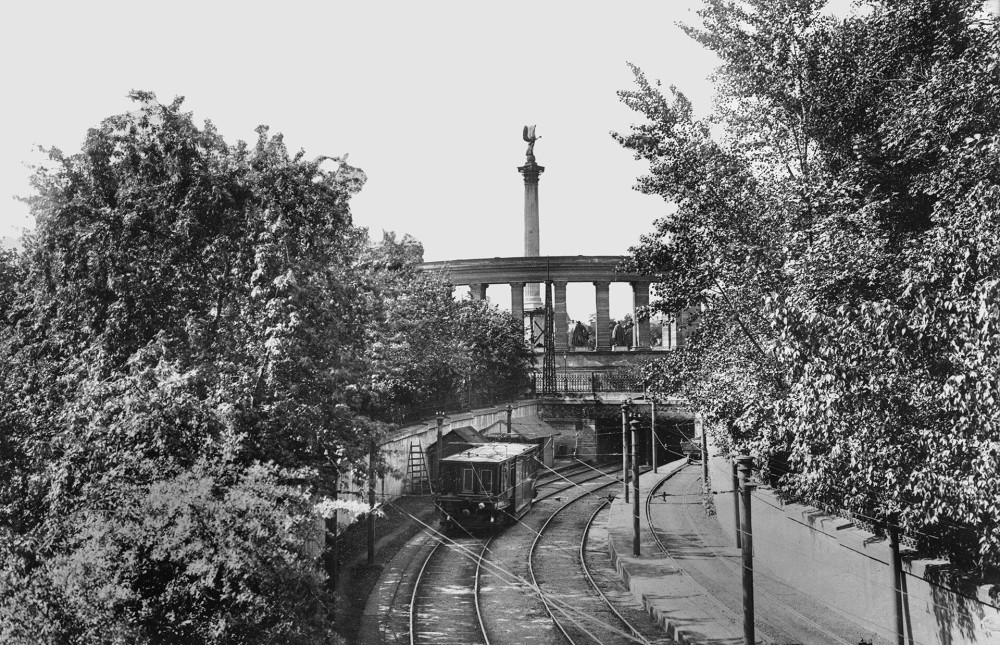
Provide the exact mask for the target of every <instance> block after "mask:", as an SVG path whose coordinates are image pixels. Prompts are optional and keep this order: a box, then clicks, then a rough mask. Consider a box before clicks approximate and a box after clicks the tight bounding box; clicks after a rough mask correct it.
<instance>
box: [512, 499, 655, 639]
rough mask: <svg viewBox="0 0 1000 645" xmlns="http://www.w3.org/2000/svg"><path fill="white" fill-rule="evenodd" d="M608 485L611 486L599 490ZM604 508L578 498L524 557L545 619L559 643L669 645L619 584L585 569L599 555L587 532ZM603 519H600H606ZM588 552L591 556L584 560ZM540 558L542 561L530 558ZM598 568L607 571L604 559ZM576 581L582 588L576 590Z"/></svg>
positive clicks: (553, 517)
mask: <svg viewBox="0 0 1000 645" xmlns="http://www.w3.org/2000/svg"><path fill="white" fill-rule="evenodd" d="M611 485H613V483H609V484H607V485H605V486H603V487H602V488H606V487H607V486H611ZM588 502H589V503H588ZM609 503H610V500H602V501H597V502H595V500H594V499H593V498H592V497H590V496H587V495H583V496H580V497H576V498H574V499H572V500H570V501H568V502H566V503H565V504H563V505H562V506H561V507H560V508H559V509H557V510H556V511H555V512H554V513H552V514H551V515H550V516H549V518H548V519H547V520H546V521H545V523H544V524H543V525H542V528H541V530H540V531H539V533H538V535H537V536H536V538H535V540H534V541H533V543H532V546H531V550H530V552H529V557H528V570H529V574H530V577H531V581H532V583H533V584H534V585H535V587H536V588H538V589H541V590H542V592H543V593H542V594H541V599H542V601H543V603H544V605H545V608H546V611H547V613H548V614H549V616H550V618H551V619H552V621H553V624H554V625H555V626H556V628H557V629H558V630H559V633H560V634H561V635H562V638H563V640H564V641H565V642H567V643H570V644H571V645H584V644H590V643H593V644H596V645H615V644H618V643H623V644H624V643H645V644H653V643H656V644H661V643H663V644H665V643H669V642H670V640H669V639H668V638H666V636H665V634H664V633H663V632H662V631H661V630H660V629H659V627H658V626H657V625H656V624H655V623H653V622H652V621H651V620H650V619H649V618H648V617H647V616H646V614H645V613H644V612H643V611H642V610H641V608H639V607H637V606H636V605H635V602H634V601H633V600H632V599H631V597H630V596H629V595H628V594H627V593H625V592H624V590H623V588H622V587H621V585H620V582H618V581H612V580H611V579H610V578H609V577H608V576H604V575H601V574H600V573H599V572H596V573H592V571H591V563H592V562H593V561H594V560H595V559H596V560H598V561H599V560H600V558H595V557H593V556H594V553H593V552H594V551H598V552H600V551H601V549H600V545H599V542H600V539H599V538H595V537H594V531H592V528H593V527H594V525H595V523H596V520H597V518H598V517H599V516H601V515H602V513H604V512H605V511H606V509H607V507H608V505H609ZM595 506H596V508H595ZM604 517H605V519H606V515H605V516H604ZM603 539H604V549H603V552H604V554H605V556H607V543H606V541H607V536H606V535H605V536H604V538H603ZM588 551H590V552H591V553H590V557H589V558H588ZM542 553H545V554H546V557H544V558H541V557H536V556H537V555H538V554H542ZM602 564H606V565H607V567H610V564H611V563H610V556H607V558H606V563H604V562H602ZM606 570H607V569H605V571H606ZM595 576H596V578H595ZM581 578H583V579H585V580H586V581H587V583H588V584H587V585H581V584H580V580H581ZM598 580H600V582H601V584H599V583H598ZM609 583H617V584H611V588H612V589H615V590H616V591H615V592H612V593H613V595H614V597H615V600H614V601H612V599H611V598H610V597H609V595H608V594H607V593H605V592H604V591H603V590H602V585H608V584H609Z"/></svg>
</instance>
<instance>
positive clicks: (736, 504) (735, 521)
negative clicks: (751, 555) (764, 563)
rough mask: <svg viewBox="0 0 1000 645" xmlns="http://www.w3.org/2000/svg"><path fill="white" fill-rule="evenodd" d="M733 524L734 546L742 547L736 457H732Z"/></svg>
mask: <svg viewBox="0 0 1000 645" xmlns="http://www.w3.org/2000/svg"><path fill="white" fill-rule="evenodd" d="M732 465H733V526H735V527H736V529H735V530H736V548H737V549H739V548H742V547H743V539H742V535H741V534H740V474H739V469H738V466H737V465H736V459H735V458H734V459H733V462H732Z"/></svg>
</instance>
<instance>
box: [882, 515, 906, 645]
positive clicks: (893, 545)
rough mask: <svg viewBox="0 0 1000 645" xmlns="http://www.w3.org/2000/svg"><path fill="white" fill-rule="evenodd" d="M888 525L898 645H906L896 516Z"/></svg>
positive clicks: (891, 516) (891, 517)
mask: <svg viewBox="0 0 1000 645" xmlns="http://www.w3.org/2000/svg"><path fill="white" fill-rule="evenodd" d="M886 524H887V527H886V528H887V533H888V534H889V550H890V551H891V555H892V563H891V565H892V566H891V569H892V591H893V596H894V598H893V601H894V602H893V605H894V607H893V608H894V610H895V611H894V612H893V613H895V617H896V644H897V645H905V641H904V638H903V585H902V581H903V563H902V559H901V558H900V557H899V528H898V527H897V526H896V516H895V515H890V516H889V519H888V521H887V522H886Z"/></svg>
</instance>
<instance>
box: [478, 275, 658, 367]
mask: <svg viewBox="0 0 1000 645" xmlns="http://www.w3.org/2000/svg"><path fill="white" fill-rule="evenodd" d="M508 284H509V285H510V313H511V315H513V316H514V318H516V319H520V318H523V317H524V314H525V311H524V290H525V286H526V285H527V284H528V283H525V282H509V283H508ZM551 284H552V287H553V292H554V293H553V296H554V297H553V300H552V311H553V315H554V320H553V325H552V326H553V329H554V332H555V334H554V335H555V339H554V340H555V349H556V351H557V352H565V351H569V349H570V338H569V315H568V314H567V313H566V285H568V284H569V282H568V281H556V280H553V281H552V282H551ZM628 284H630V285H631V286H632V320H633V321H635V326H634V327H633V336H632V346H633V347H634V348H636V349H650V348H651V347H650V337H649V318H647V317H639V316H638V315H637V312H638V311H640V309H641V308H643V307H647V306H649V284H650V283H649V281H646V280H637V281H632V282H629V283H628ZM593 285H594V291H595V296H596V297H595V305H596V314H597V315H596V317H595V321H594V333H595V335H596V339H595V344H594V346H595V348H596V349H597V350H610V349H611V329H610V328H609V326H610V322H611V297H610V290H611V282H610V281H607V280H601V281H596V282H594V283H593ZM489 286H490V285H489V284H486V283H482V282H475V283H471V284H469V293H470V294H471V297H472V299H473V300H485V299H486V289H487V287H489Z"/></svg>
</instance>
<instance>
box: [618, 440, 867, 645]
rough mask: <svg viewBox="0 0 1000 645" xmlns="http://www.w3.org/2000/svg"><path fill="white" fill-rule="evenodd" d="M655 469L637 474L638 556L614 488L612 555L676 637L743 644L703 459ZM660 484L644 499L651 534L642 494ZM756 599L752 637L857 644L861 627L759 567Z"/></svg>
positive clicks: (732, 555) (713, 644)
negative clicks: (708, 501) (704, 490)
mask: <svg viewBox="0 0 1000 645" xmlns="http://www.w3.org/2000/svg"><path fill="white" fill-rule="evenodd" d="M658 470H659V473H658V474H654V473H653V472H648V473H646V474H644V475H642V476H640V478H639V485H640V495H639V500H640V504H639V513H640V550H641V555H639V556H638V557H636V556H633V555H632V526H633V516H632V512H633V507H632V504H631V500H630V503H629V504H625V503H624V500H623V499H622V498H621V496H620V495H619V497H618V498H616V499H615V501H614V503H613V504H612V506H611V516H610V518H609V547H610V551H611V559H612V562H613V563H614V565H615V568H616V570H617V571H618V573H619V575H620V576H621V577H622V579H623V580H624V581H625V584H626V585H627V586H628V587H629V589H630V590H631V591H632V594H633V595H634V596H635V597H636V598H637V599H639V600H641V601H642V603H643V606H644V607H645V608H646V610H647V611H648V612H649V614H650V615H651V616H653V617H654V618H655V619H656V620H657V622H658V623H659V624H660V626H661V627H663V628H664V630H665V631H666V632H667V634H668V635H669V636H670V637H671V638H673V639H674V640H676V641H678V642H680V643H684V644H688V643H691V644H693V643H702V644H710V645H742V643H743V596H742V593H743V589H742V561H741V558H740V551H739V550H738V549H736V548H735V546H734V545H732V544H731V543H730V542H729V541H728V539H727V537H726V535H725V534H724V532H723V530H722V527H721V526H720V525H719V523H718V520H717V518H716V517H714V516H708V515H707V514H706V512H705V509H704V507H703V505H702V495H701V467H700V465H698V464H693V465H687V462H686V460H683V459H682V460H679V461H676V462H673V463H671V464H667V465H665V466H661V467H660V468H659V469H658ZM661 482H662V485H660V484H661ZM658 485H659V488H657V489H656V493H657V497H654V498H653V501H652V503H651V504H650V513H651V515H652V520H653V525H654V526H655V527H656V536H655V537H654V535H653V533H652V531H651V530H650V527H649V522H647V519H646V496H647V495H648V493H649V491H650V490H651V489H652V488H654V487H656V486H658ZM661 493H666V496H661ZM656 537H659V540H660V542H661V543H662V549H661V547H660V545H659V544H658V543H657V540H656ZM663 549H666V553H664V551H663ZM754 605H755V621H754V623H755V633H756V638H757V642H758V643H766V644H769V645H796V644H800V645H826V644H830V645H857V643H858V641H859V639H860V637H861V636H862V635H865V634H866V633H867V632H865V630H862V629H860V628H858V627H857V626H856V625H854V624H853V623H850V622H849V621H847V620H845V618H844V617H843V616H841V615H840V614H837V613H836V612H834V611H833V610H831V609H830V608H828V607H826V606H825V605H822V604H821V603H818V602H816V601H814V600H813V599H812V598H809V597H807V596H804V595H803V594H800V593H797V592H795V591H794V590H793V589H791V588H790V587H788V586H786V585H784V584H782V583H781V582H779V581H778V580H777V579H776V578H775V577H774V576H773V574H772V573H771V572H770V571H767V570H766V569H763V568H758V567H755V571H754Z"/></svg>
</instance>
